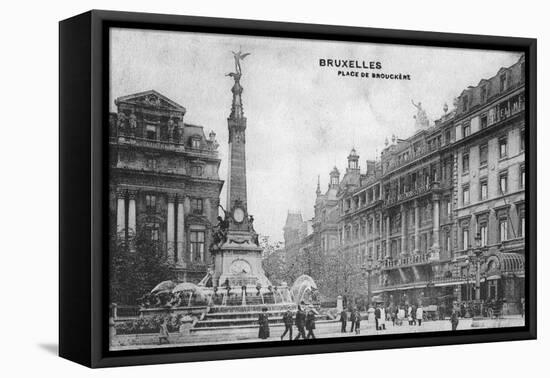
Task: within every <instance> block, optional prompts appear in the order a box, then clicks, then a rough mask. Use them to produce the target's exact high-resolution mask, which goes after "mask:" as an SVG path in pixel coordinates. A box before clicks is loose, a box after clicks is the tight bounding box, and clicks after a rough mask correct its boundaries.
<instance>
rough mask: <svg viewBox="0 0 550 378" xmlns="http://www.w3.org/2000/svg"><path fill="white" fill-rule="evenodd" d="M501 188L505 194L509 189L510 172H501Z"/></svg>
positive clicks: (501, 191)
mask: <svg viewBox="0 0 550 378" xmlns="http://www.w3.org/2000/svg"><path fill="white" fill-rule="evenodd" d="M499 188H500V193H501V194H504V193H506V192H507V191H508V173H507V172H504V173H501V174H500V176H499Z"/></svg>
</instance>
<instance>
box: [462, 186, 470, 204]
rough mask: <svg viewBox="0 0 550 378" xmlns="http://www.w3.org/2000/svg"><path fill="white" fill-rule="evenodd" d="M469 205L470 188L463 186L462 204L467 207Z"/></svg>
mask: <svg viewBox="0 0 550 378" xmlns="http://www.w3.org/2000/svg"><path fill="white" fill-rule="evenodd" d="M469 203H470V186H469V185H464V186H463V187H462V204H463V205H467V204H469Z"/></svg>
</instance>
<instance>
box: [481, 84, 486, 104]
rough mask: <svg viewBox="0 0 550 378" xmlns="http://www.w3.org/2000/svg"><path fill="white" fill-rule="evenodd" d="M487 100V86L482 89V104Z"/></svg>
mask: <svg viewBox="0 0 550 378" xmlns="http://www.w3.org/2000/svg"><path fill="white" fill-rule="evenodd" d="M486 99H487V86H486V85H484V86H482V87H481V102H485V100H486Z"/></svg>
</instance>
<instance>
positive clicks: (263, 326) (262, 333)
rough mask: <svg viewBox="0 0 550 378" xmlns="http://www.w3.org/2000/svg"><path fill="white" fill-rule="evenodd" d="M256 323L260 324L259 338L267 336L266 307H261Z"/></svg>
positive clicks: (267, 317)
mask: <svg viewBox="0 0 550 378" xmlns="http://www.w3.org/2000/svg"><path fill="white" fill-rule="evenodd" d="M258 324H259V325H260V329H259V330H258V337H259V338H260V339H267V338H269V315H268V314H267V307H264V308H262V313H261V314H260V315H259V316H258Z"/></svg>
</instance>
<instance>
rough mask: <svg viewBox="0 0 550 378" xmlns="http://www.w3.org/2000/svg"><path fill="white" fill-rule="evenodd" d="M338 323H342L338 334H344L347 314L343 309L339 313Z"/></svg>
mask: <svg viewBox="0 0 550 378" xmlns="http://www.w3.org/2000/svg"><path fill="white" fill-rule="evenodd" d="M340 323H342V328H341V329H340V332H342V333H346V326H347V324H348V312H347V311H346V309H345V308H344V309H343V310H342V312H341V313H340Z"/></svg>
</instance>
